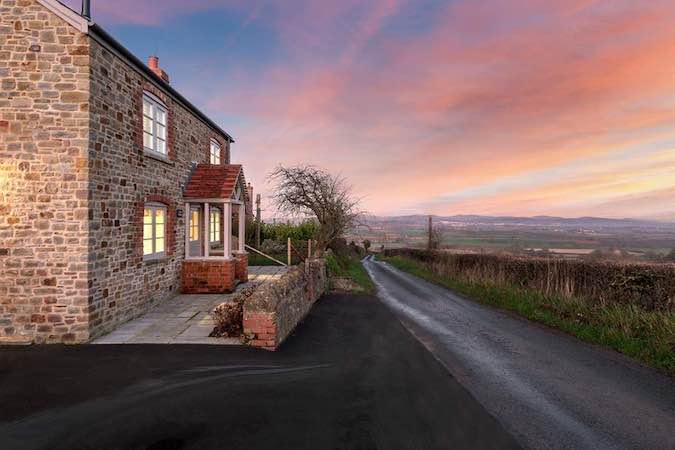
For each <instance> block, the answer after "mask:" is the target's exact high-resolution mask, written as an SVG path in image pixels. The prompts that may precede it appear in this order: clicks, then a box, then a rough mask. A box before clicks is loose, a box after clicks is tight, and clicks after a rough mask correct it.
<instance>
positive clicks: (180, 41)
mask: <svg viewBox="0 0 675 450" xmlns="http://www.w3.org/2000/svg"><path fill="white" fill-rule="evenodd" d="M66 3H68V4H69V5H71V6H73V7H77V5H79V0H71V1H67V2H66ZM92 10H93V18H94V20H95V21H96V22H98V23H99V24H100V25H102V26H103V27H104V28H106V29H107V30H108V31H109V32H110V33H111V34H113V35H114V36H115V37H116V38H117V39H118V40H120V41H121V42H122V43H123V44H124V45H126V46H127V47H128V48H129V49H130V50H131V51H132V52H133V53H134V54H136V55H137V56H139V57H140V58H141V59H143V60H145V59H147V56H149V55H151V54H157V55H158V56H159V57H160V65H161V66H162V67H163V68H164V69H165V70H166V71H167V72H168V73H169V75H170V77H171V83H172V85H173V86H174V87H175V88H177V89H178V90H179V91H181V93H183V94H184V95H185V96H186V97H188V98H189V99H191V101H192V102H193V103H194V104H196V105H198V106H199V107H200V109H202V110H203V111H204V112H206V113H207V114H208V115H209V116H210V117H212V118H213V119H214V120H215V121H216V122H217V123H219V124H221V126H222V127H223V128H224V129H225V130H226V131H228V132H229V133H230V134H231V135H232V136H233V137H234V138H235V140H236V143H235V144H234V145H233V147H232V162H233V163H242V164H244V169H245V173H246V177H247V179H248V180H249V181H251V182H252V183H253V184H254V187H255V189H256V191H257V192H258V193H262V194H263V207H264V209H265V213H264V215H266V216H270V215H273V214H274V211H273V209H272V208H271V206H270V205H269V204H268V201H267V198H266V197H267V196H268V195H269V194H270V190H271V186H269V185H268V184H267V182H266V176H267V174H269V172H270V171H271V170H272V169H273V168H274V167H275V166H277V165H279V164H283V165H295V164H311V165H316V166H319V167H322V168H325V169H327V170H329V171H331V172H334V173H339V174H341V175H342V176H344V177H345V178H346V179H347V180H348V181H349V183H350V184H351V185H352V187H353V191H354V193H355V195H356V196H358V197H360V198H361V202H362V204H361V207H362V208H363V209H364V210H365V211H368V212H369V213H372V214H378V215H400V214H439V215H453V214H484V215H488V214H489V215H523V216H532V215H560V216H566V217H574V216H604V217H635V218H655V219H662V220H675V7H674V5H673V0H649V1H634V0H451V1H436V0H429V1H425V0H421V1H405V0H369V1H356V0H321V1H317V0H314V1H311V0H283V1H282V0H278V1H271V0H202V1H185V0H163V1H160V0H133V1H132V0H115V1H113V0H92Z"/></svg>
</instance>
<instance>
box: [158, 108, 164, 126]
mask: <svg viewBox="0 0 675 450" xmlns="http://www.w3.org/2000/svg"><path fill="white" fill-rule="evenodd" d="M156 119H157V123H159V124H162V125H166V111H165V110H164V109H162V108H159V107H158V108H157V116H156Z"/></svg>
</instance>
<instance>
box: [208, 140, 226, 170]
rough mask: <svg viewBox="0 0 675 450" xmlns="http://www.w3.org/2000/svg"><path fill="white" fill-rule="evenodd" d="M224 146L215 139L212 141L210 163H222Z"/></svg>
mask: <svg viewBox="0 0 675 450" xmlns="http://www.w3.org/2000/svg"><path fill="white" fill-rule="evenodd" d="M222 150H223V146H222V145H220V142H218V141H216V140H215V139H211V146H210V150H209V155H210V158H209V161H210V162H211V164H216V165H219V164H220V163H221V158H220V155H221V154H222Z"/></svg>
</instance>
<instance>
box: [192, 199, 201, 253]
mask: <svg viewBox="0 0 675 450" xmlns="http://www.w3.org/2000/svg"><path fill="white" fill-rule="evenodd" d="M203 220H204V214H203V213H202V208H201V206H192V207H190V256H204V245H203V242H204V241H203V240H202V239H203V236H202V234H203V230H204V222H203Z"/></svg>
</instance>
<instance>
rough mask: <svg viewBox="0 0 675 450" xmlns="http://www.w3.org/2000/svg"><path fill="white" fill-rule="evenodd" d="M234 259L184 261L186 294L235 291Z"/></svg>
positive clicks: (183, 277)
mask: <svg viewBox="0 0 675 450" xmlns="http://www.w3.org/2000/svg"><path fill="white" fill-rule="evenodd" d="M235 264H236V263H235V260H234V259H221V260H217V259H208V260H207V259H201V260H187V261H183V271H182V276H181V278H182V282H181V284H182V292H183V293H184V294H222V293H226V292H232V291H234V288H235V286H236V280H235Z"/></svg>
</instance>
